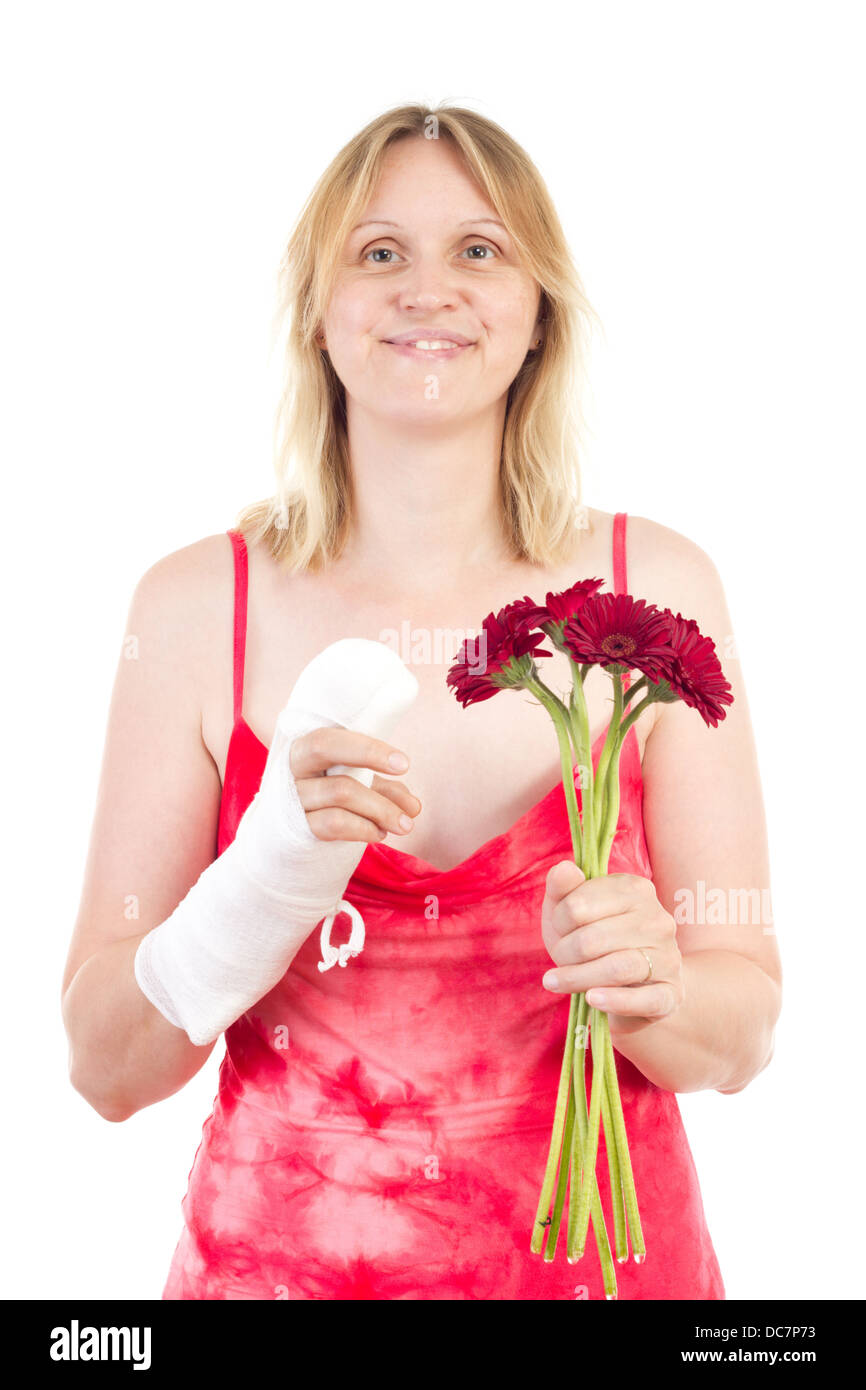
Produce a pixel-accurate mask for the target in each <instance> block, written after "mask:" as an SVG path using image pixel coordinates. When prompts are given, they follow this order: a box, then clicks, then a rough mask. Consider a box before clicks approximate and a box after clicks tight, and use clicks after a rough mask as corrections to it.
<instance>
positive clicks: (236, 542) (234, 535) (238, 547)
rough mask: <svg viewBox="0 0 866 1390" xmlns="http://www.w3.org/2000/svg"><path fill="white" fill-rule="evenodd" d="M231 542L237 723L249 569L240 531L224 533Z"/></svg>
mask: <svg viewBox="0 0 866 1390" xmlns="http://www.w3.org/2000/svg"><path fill="white" fill-rule="evenodd" d="M226 534H227V535H228V536H229V537H230V539H231V543H232V552H233V554H234V561H235V632H234V647H233V651H234V672H233V683H234V685H233V690H234V706H233V715H232V718H233V722H234V723H235V724H237V723H238V721H239V719H240V717H241V711H242V709H243V699H244V653H245V650H246V645H247V589H248V578H249V570H248V564H247V543H246V541H245V540H244V537H243V534H242V533H241V532H240V531H234V530H231V531H228V532H227V533H226Z"/></svg>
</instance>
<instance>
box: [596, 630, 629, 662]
mask: <svg viewBox="0 0 866 1390" xmlns="http://www.w3.org/2000/svg"><path fill="white" fill-rule="evenodd" d="M636 646H637V643H636V642H635V640H634V638H633V637H632V636H631V634H630V633H628V632H610V633H608V635H607V637H605V638H604V639H603V641H602V644H601V649H602V651H603V652H604V654H605V656H615V657H620V656H630V655H631V653H632V652H633V651H634V649H635V647H636Z"/></svg>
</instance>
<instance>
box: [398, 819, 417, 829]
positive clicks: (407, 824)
mask: <svg viewBox="0 0 866 1390" xmlns="http://www.w3.org/2000/svg"><path fill="white" fill-rule="evenodd" d="M400 824H401V825H402V827H403V829H404V830H411V829H412V826H413V825H414V824H415V822H414V821H413V820H412V817H411V816H401V817H400Z"/></svg>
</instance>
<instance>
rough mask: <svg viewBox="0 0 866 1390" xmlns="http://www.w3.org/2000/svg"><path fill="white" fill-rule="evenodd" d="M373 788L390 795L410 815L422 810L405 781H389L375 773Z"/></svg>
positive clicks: (384, 794)
mask: <svg viewBox="0 0 866 1390" xmlns="http://www.w3.org/2000/svg"><path fill="white" fill-rule="evenodd" d="M328 780H329V781H331V780H332V779H331V778H329V779H328ZM372 790H373V791H376V792H381V793H382V795H383V796H387V797H389V798H390V799H391V800H392V801H393V802H395V803H396V805H398V806H399V807H400V808H401V810H403V811H408V813H409V815H410V816H417V814H418V812H419V811H420V810H421V802H420V801H419V799H418V797H417V796H415V794H414V792H410V790H409V788H408V787H407V786H406V783H405V782H397V781H394V782H389V781H386V780H385V778H384V777H379V776H377V775H376V774H375V773H374V775H373V782H372Z"/></svg>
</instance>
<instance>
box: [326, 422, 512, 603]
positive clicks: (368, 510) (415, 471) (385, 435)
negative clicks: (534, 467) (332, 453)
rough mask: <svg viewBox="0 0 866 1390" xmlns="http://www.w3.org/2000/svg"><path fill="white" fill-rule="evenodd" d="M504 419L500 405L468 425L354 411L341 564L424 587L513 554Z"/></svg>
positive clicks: (498, 563) (446, 582)
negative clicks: (505, 503)
mask: <svg viewBox="0 0 866 1390" xmlns="http://www.w3.org/2000/svg"><path fill="white" fill-rule="evenodd" d="M503 419H504V406H503V408H502V410H500V411H497V413H496V414H492V413H491V414H487V415H484V416H481V417H478V418H477V419H475V420H473V421H471V422H469V423H468V424H467V423H466V422H461V424H460V425H459V426H446V427H443V428H441V429H440V428H436V427H431V426H429V425H428V426H425V427H424V428H423V429H421V428H419V429H417V430H415V431H413V430H412V429H411V428H407V426H406V423H405V422H404V421H395V422H393V423H390V422H387V421H386V422H384V423H383V421H382V420H381V418H376V419H373V418H372V417H370V416H369V415H367V414H366V413H364V412H353V413H352V414H351V415H350V418H349V421H348V425H349V460H350V471H351V479H352V494H353V501H352V529H351V532H350V535H349V539H348V541H347V543H346V547H345V549H344V551H343V554H342V555H341V556H340V560H339V565H340V567H341V568H342V567H343V566H345V567H346V569H347V571H349V572H350V573H351V574H352V575H353V576H355V577H357V578H361V577H362V576H367V575H370V576H372V575H375V577H376V579H377V581H378V582H379V583H382V582H385V583H388V582H393V584H394V585H395V586H397V587H399V588H401V589H402V590H404V591H405V590H406V589H407V588H415V587H417V588H419V589H422V590H424V591H426V592H429V591H430V586H437V587H446V586H449V585H453V584H454V583H455V580H456V579H458V578H459V576H460V574H461V572H465V571H469V570H471V571H474V572H476V573H477V571H478V570H479V569H484V568H488V567H489V568H490V569H501V567H502V566H503V565H506V564H508V563H509V562H510V561H512V556H511V554H510V551H509V547H508V539H507V535H506V531H505V527H504V525H503V521H502V515H501V511H502V508H501V501H500V494H499V458H500V451H501V447H502V426H503Z"/></svg>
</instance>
